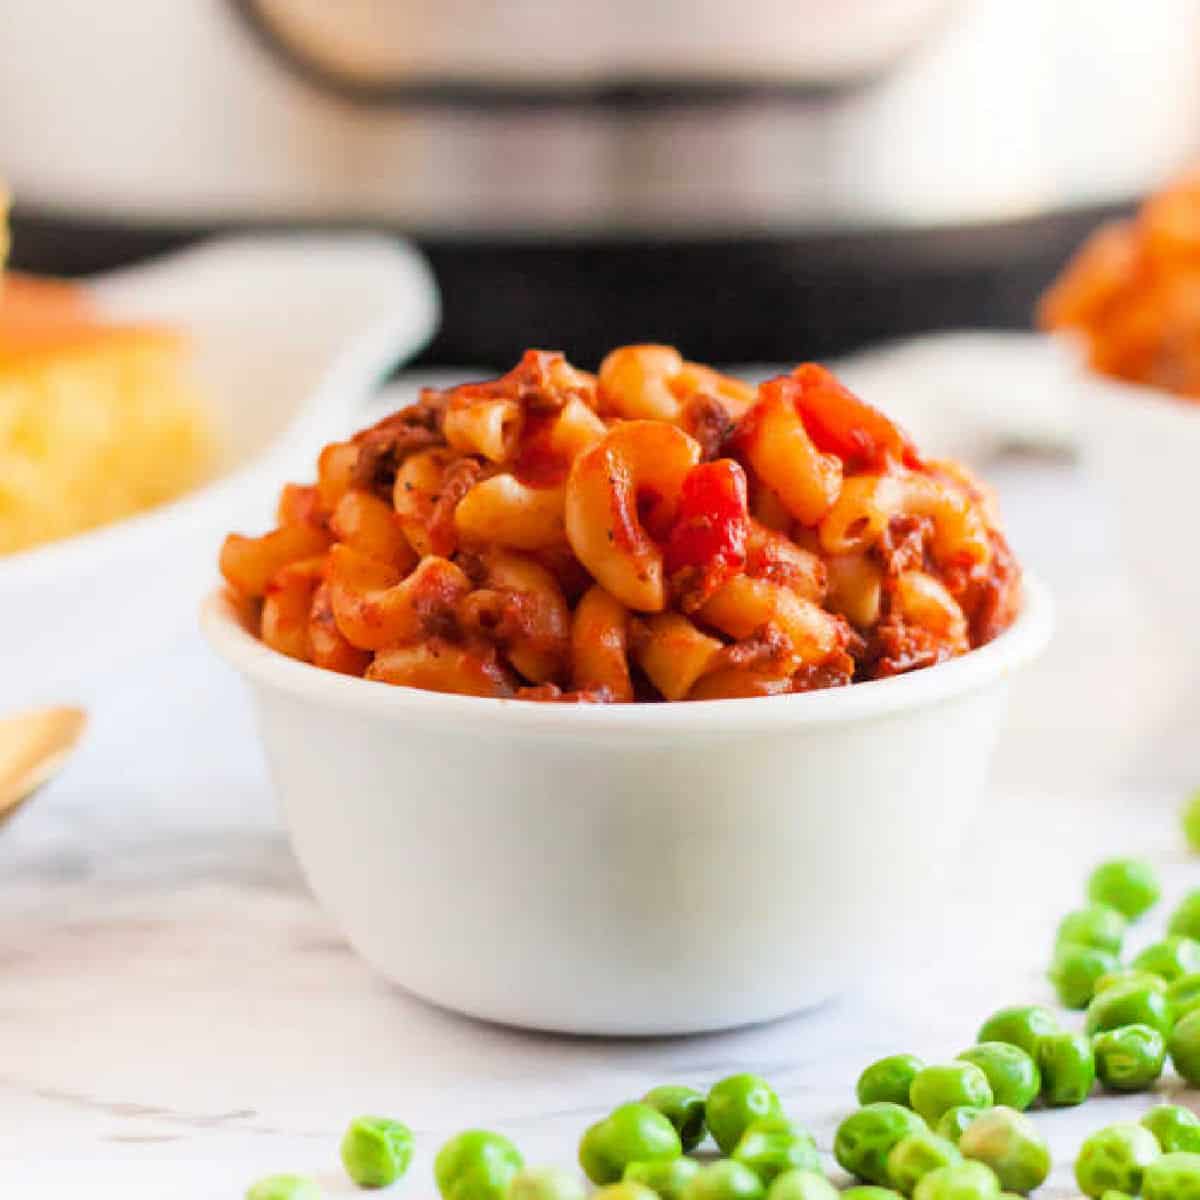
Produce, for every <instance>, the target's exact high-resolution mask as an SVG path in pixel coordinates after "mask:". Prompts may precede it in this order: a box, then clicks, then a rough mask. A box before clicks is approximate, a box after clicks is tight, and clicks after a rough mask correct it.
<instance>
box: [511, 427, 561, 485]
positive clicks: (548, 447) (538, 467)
mask: <svg viewBox="0 0 1200 1200" xmlns="http://www.w3.org/2000/svg"><path fill="white" fill-rule="evenodd" d="M557 415H558V414H557V413H539V412H534V413H530V414H529V415H528V416H527V417H526V418H525V430H524V433H523V435H522V438H521V449H520V453H519V454H518V455H517V461H516V462H515V463H513V474H514V475H515V476H516V477H517V479H519V480H520V481H521V483H523V484H524V485H525V486H526V487H558V485H559V484H560V483H562V482H563V480H564V479H566V477H567V473H568V472H569V471H570V469H571V462H570V460H569V459H568V458H567V457H566V455H565V454H563V453H562V452H561V451H559V450H556V449H555V448H554V446H553V444H552V435H553V433H554V423H555V420H556V419H557Z"/></svg>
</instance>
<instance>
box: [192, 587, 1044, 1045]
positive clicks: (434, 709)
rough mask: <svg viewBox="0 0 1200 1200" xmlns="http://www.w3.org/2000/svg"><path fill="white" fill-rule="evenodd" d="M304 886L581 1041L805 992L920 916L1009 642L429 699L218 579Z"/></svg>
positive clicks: (403, 971) (1024, 636)
mask: <svg viewBox="0 0 1200 1200" xmlns="http://www.w3.org/2000/svg"><path fill="white" fill-rule="evenodd" d="M202 622H203V627H204V629H205V632H206V634H207V636H208V638H209V640H210V642H211V643H212V644H213V646H214V647H215V648H216V649H217V651H218V652H219V653H220V654H221V655H222V656H223V657H224V658H225V659H226V660H228V661H229V662H230V663H231V664H232V665H233V666H234V667H236V668H237V670H238V671H240V672H241V673H242V674H243V675H244V676H245V677H246V679H247V680H248V682H249V684H250V688H251V691H252V693H253V696H254V699H255V702H256V705H257V709H258V716H259V723H260V729H261V734H262V738H263V742H264V745H265V747H266V752H267V757H268V760H269V762H270V764H271V767H272V770H273V774H274V778H275V781H276V784H277V787H278V789H279V794H280V797H281V799H282V803H283V808H284V811H285V816H286V820H287V824H288V826H289V827H290V830H291V835H292V841H293V845H294V848H295V851H296V854H297V856H298V858H299V860H300V863H301V865H302V867H303V868H304V871H305V873H306V874H307V876H308V879H309V882H310V883H311V885H312V888H313V891H314V892H315V893H316V895H317V897H318V899H319V900H320V901H321V902H322V903H323V904H324V905H325V906H326V908H327V909H328V910H329V912H330V913H331V914H332V916H333V917H334V919H335V920H337V921H338V922H339V923H340V925H341V926H342V929H343V930H344V932H345V933H346V935H347V937H348V938H349V940H350V942H351V943H352V944H353V945H354V946H355V948H356V949H357V950H358V951H359V952H360V953H361V954H362V955H363V957H364V958H366V959H367V960H368V961H369V962H370V963H371V964H373V965H374V966H375V967H376V968H377V969H378V970H379V971H381V972H382V973H383V974H384V975H385V976H387V977H388V978H389V979H391V980H393V981H395V982H396V983H398V984H400V985H401V986H403V987H404V988H406V989H408V990H409V991H411V992H413V993H415V994H417V995H418V996H422V997H424V998H425V999H428V1000H431V1001H433V1002H435V1003H437V1004H440V1005H444V1006H446V1007H447V1008H452V1009H456V1010H458V1011H460V1012H464V1013H468V1014H470V1015H472V1016H476V1017H483V1018H487V1019H489V1020H493V1021H499V1022H503V1023H506V1024H511V1025H520V1026H530V1027H534V1028H538V1029H546V1030H555V1031H561V1032H566V1033H579V1034H682V1033H693V1032H699V1031H702V1030H712V1029H720V1028H726V1027H732V1026H737V1025H745V1024H749V1023H752V1022H758V1021H765V1020H769V1019H771V1018H774V1017H779V1016H782V1015H784V1014H786V1013H791V1012H795V1011H798V1010H801V1009H804V1008H806V1007H810V1006H812V1005H815V1004H817V1003H819V1002H820V1001H822V1000H824V999H826V998H827V997H829V996H830V995H832V994H834V993H835V992H837V991H838V990H839V989H841V988H842V987H844V986H845V985H846V984H847V983H849V982H851V981H854V980H856V979H859V978H861V977H863V976H864V975H866V974H868V973H870V972H871V970H872V969H873V968H874V967H875V966H876V965H877V964H878V962H879V960H880V952H881V949H883V948H885V947H886V946H887V945H888V944H889V940H890V939H892V938H893V937H895V936H897V935H899V934H901V933H903V932H905V931H906V930H907V929H909V928H911V927H912V925H913V923H914V922H917V921H919V920H920V917H921V914H922V911H923V910H924V908H925V905H926V903H927V902H928V901H929V900H931V899H932V898H933V897H934V894H935V892H936V889H937V887H938V883H939V880H940V878H941V875H942V868H943V867H944V866H945V865H946V864H947V861H948V859H949V858H950V857H951V856H952V855H953V853H954V851H955V849H956V847H957V846H958V843H959V841H960V838H961V836H962V834H963V832H964V829H965V826H966V824H967V822H968V821H969V820H970V818H971V815H972V812H973V810H974V808H975V804H976V801H977V799H978V798H979V795H980V791H981V786H982V784H983V780H984V775H985V771H986V768H987V764H988V759H989V756H990V754H991V751H992V747H993V743H994V740H995V737H996V734H997V732H998V729H999V727H1000V722H1001V718H1002V716H1003V713H1004V709H1005V701H1006V696H1007V691H1008V680H1009V676H1010V675H1011V674H1012V672H1013V671H1014V670H1016V669H1017V668H1018V667H1021V666H1023V665H1024V664H1025V663H1027V662H1028V661H1029V660H1030V659H1032V658H1033V657H1034V656H1035V655H1036V654H1037V653H1038V652H1039V651H1040V650H1041V649H1042V648H1043V646H1044V645H1045V643H1046V641H1047V639H1048V637H1049V633H1050V626H1051V604H1050V600H1049V597H1048V594H1047V592H1046V590H1045V588H1044V587H1043V586H1042V585H1041V584H1040V583H1038V582H1037V581H1036V580H1033V579H1030V580H1028V581H1027V594H1026V602H1025V607H1024V610H1023V612H1022V614H1021V616H1020V618H1019V619H1018V621H1017V622H1016V624H1014V625H1013V627H1012V628H1011V629H1009V630H1008V631H1007V632H1006V633H1004V634H1003V635H1002V636H1001V637H999V638H998V639H997V640H996V641H994V642H992V643H991V644H990V645H988V646H986V647H984V648H982V649H980V650H977V651H974V652H972V653H970V654H968V655H965V656H964V657H962V658H959V659H956V660H954V661H952V662H949V663H945V664H942V665H940V666H937V667H933V668H930V669H928V670H924V671H917V672H914V673H912V674H910V675H906V676H901V677H898V678H895V679H888V680H883V681H879V682H872V683H863V684H857V685H854V686H851V687H847V688H839V689H831V690H828V691H822V692H812V693H808V694H806V695H797V696H781V697H772V698H758V699H752V700H720V701H707V702H702V703H690V704H687V703H679V704H656V705H644V704H643V705H617V706H588V705H561V706H560V705H553V704H549V705H547V704H535V703H530V702H525V701H505V700H487V699H479V698H474V697H465V696H447V695H440V694H435V693H430V692H422V691H416V690H413V689H409V688H398V687H390V686H387V685H384V684H378V683H371V682H367V681H365V680H361V679H354V678H348V677H345V676H340V675H336V674H333V673H330V672H325V671H320V670H317V669H315V668H313V667H310V666H307V665H305V664H302V663H299V662H296V661H293V660H292V659H289V658H286V657H284V656H282V655H279V654H277V653H275V652H274V651H272V650H270V649H268V648H267V647H266V646H264V645H263V644H262V643H261V642H259V641H258V640H257V639H255V638H254V637H253V636H252V635H251V634H250V633H248V632H247V631H246V630H245V629H244V628H243V627H242V626H241V625H240V624H239V623H238V620H237V618H236V615H235V613H234V610H233V608H232V606H231V604H230V602H229V601H228V599H227V598H226V597H225V596H224V594H222V593H220V592H218V593H216V594H214V595H212V596H211V597H210V598H209V599H208V601H207V602H206V604H205V606H204V610H203V617H202Z"/></svg>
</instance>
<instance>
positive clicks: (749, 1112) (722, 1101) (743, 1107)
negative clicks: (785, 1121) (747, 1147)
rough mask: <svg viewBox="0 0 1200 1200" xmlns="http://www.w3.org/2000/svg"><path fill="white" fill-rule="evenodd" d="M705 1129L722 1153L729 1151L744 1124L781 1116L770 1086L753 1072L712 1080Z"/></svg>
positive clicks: (728, 1152) (740, 1133)
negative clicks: (751, 1073)
mask: <svg viewBox="0 0 1200 1200" xmlns="http://www.w3.org/2000/svg"><path fill="white" fill-rule="evenodd" d="M705 1115H706V1119H707V1121H708V1131H709V1132H710V1133H711V1134H712V1135H713V1141H715V1142H716V1143H717V1146H718V1147H719V1148H720V1150H721V1153H722V1154H732V1153H733V1148H734V1147H735V1146H736V1145H737V1144H738V1141H739V1139H740V1138H741V1136H742V1134H743V1133H745V1132H746V1126H747V1125H749V1124H750V1122H751V1121H757V1120H758V1119H759V1118H760V1117H779V1116H782V1115H783V1105H781V1104H780V1103H779V1097H778V1096H777V1095H775V1091H774V1089H773V1088H772V1087H771V1085H770V1084H769V1083H768V1082H767V1081H766V1080H765V1079H760V1078H759V1077H758V1076H757V1075H730V1076H729V1077H728V1078H727V1079H722V1080H721V1081H720V1082H719V1083H714V1084H713V1086H712V1089H711V1090H710V1091H709V1093H708V1100H707V1102H706V1103H705Z"/></svg>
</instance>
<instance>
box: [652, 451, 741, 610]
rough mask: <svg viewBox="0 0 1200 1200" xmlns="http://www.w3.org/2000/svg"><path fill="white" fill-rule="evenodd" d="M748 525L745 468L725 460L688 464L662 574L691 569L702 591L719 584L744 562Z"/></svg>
mask: <svg viewBox="0 0 1200 1200" xmlns="http://www.w3.org/2000/svg"><path fill="white" fill-rule="evenodd" d="M749 523H750V513H749V506H748V503H747V499H746V473H745V471H743V470H742V468H741V467H740V466H739V465H738V464H737V463H736V462H734V461H733V459H731V458H719V459H717V460H716V461H715V462H710V463H701V464H700V465H699V466H696V467H693V468H692V469H691V470H690V471H689V472H688V473H687V475H686V476H685V478H684V481H683V489H682V491H681V493H680V497H679V507H678V510H677V512H676V516H675V524H674V526H673V528H672V529H671V535H670V537H669V539H668V540H667V545H666V550H665V552H664V559H665V565H666V568H667V572H668V574H670V575H674V574H675V573H676V572H677V571H680V570H683V569H685V568H692V569H694V570H696V571H698V572H699V573H700V574H701V576H702V577H703V580H704V588H703V590H704V591H705V592H706V593H707V592H711V591H712V590H713V589H715V588H717V587H719V586H720V584H721V583H723V582H724V581H725V580H726V579H728V578H729V576H730V575H735V574H736V573H737V572H738V571H740V570H741V569H742V567H743V566H744V564H745V562H746V532H747V529H748V528H749Z"/></svg>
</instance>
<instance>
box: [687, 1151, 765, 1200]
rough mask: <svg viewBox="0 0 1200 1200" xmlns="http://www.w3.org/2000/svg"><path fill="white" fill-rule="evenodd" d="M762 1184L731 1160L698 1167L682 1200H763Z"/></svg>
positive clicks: (743, 1167) (754, 1175) (747, 1169)
mask: <svg viewBox="0 0 1200 1200" xmlns="http://www.w3.org/2000/svg"><path fill="white" fill-rule="evenodd" d="M765 1195H766V1188H764V1187H763V1181H762V1180H761V1179H759V1177H758V1175H757V1173H756V1172H754V1171H752V1170H750V1168H749V1167H747V1166H745V1165H743V1164H742V1163H740V1162H734V1160H733V1159H732V1158H726V1159H723V1160H721V1161H720V1162H715V1163H710V1164H709V1165H708V1166H706V1167H701V1168H700V1170H699V1171H697V1172H696V1174H695V1175H693V1176H692V1177H691V1179H689V1180H688V1184H687V1187H685V1188H684V1189H683V1200H762V1197H764V1196H765Z"/></svg>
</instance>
